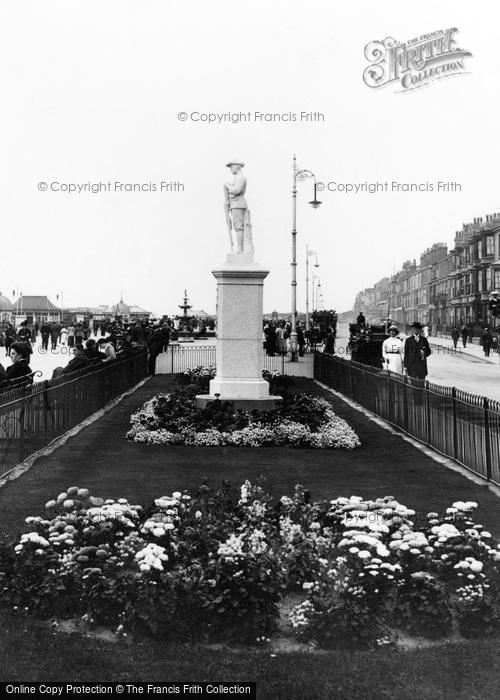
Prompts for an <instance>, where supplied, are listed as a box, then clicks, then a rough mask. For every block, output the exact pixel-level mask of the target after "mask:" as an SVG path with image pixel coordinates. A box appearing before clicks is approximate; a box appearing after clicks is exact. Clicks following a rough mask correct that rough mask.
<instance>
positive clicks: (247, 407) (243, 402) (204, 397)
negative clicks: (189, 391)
mask: <svg viewBox="0 0 500 700" xmlns="http://www.w3.org/2000/svg"><path fill="white" fill-rule="evenodd" d="M218 398H219V400H220V401H231V403H233V404H234V407H235V408H238V409H240V410H241V411H248V412H249V413H251V412H252V411H272V410H273V409H274V408H278V406H279V404H280V402H281V401H282V400H283V399H282V398H281V396H263V397H261V398H260V399H248V398H242V397H231V396H219V397H218ZM210 401H215V396H212V395H211V394H198V395H197V396H196V405H197V406H198V407H199V408H206V407H207V404H208V403H209V402H210Z"/></svg>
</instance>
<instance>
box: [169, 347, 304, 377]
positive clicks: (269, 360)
mask: <svg viewBox="0 0 500 700" xmlns="http://www.w3.org/2000/svg"><path fill="white" fill-rule="evenodd" d="M215 364H216V346H215V345H168V346H167V347H166V348H165V349H164V352H162V353H161V355H159V356H158V358H157V360H156V372H157V373H158V374H177V373H178V372H184V371H185V370H187V369H193V368H194V367H199V366H202V367H209V366H211V365H212V366H213V365H215ZM262 368H263V369H267V370H269V371H270V372H275V371H277V372H279V373H280V374H286V375H289V376H295V377H311V378H312V377H313V372H314V357H313V355H312V354H310V353H307V354H305V355H304V357H299V358H298V361H297V362H291V361H290V355H289V354H285V355H274V356H271V355H266V354H265V353H264V352H263V353H262Z"/></svg>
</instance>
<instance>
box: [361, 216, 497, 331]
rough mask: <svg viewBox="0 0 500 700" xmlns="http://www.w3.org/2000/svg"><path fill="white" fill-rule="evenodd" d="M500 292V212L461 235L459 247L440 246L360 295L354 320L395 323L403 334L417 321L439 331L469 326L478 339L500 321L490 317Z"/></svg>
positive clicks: (456, 242) (475, 222)
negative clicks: (492, 299)
mask: <svg viewBox="0 0 500 700" xmlns="http://www.w3.org/2000/svg"><path fill="white" fill-rule="evenodd" d="M495 290H500V212H497V213H494V214H488V215H487V216H486V217H485V219H484V220H483V218H481V217H478V218H475V219H474V220H473V222H472V223H468V224H464V225H463V227H462V229H461V230H460V231H457V232H456V234H455V239H454V246H453V248H452V249H451V250H448V247H447V245H446V243H435V244H434V245H433V246H431V247H430V248H428V249H427V250H426V251H424V252H423V253H422V254H421V256H420V263H419V264H418V265H417V263H416V261H415V260H414V261H413V262H411V261H407V262H406V263H404V265H403V266H402V268H401V270H399V271H398V272H396V274H394V275H393V276H392V277H391V278H390V279H389V278H384V279H382V280H380V281H379V282H377V283H376V284H375V285H374V286H373V287H369V288H367V289H364V290H362V291H361V292H358V294H357V295H356V300H355V303H354V314H355V315H356V314H358V313H359V312H360V311H362V312H363V313H364V315H365V316H366V319H367V321H369V322H378V323H380V321H381V320H382V319H384V318H387V317H390V318H391V319H392V320H393V321H394V322H395V323H396V324H398V325H400V326H401V327H402V328H405V327H406V328H407V327H408V326H409V325H410V324H411V323H413V321H420V322H421V323H428V324H429V326H431V327H432V328H433V329H435V330H437V331H446V330H450V328H452V327H453V326H455V325H456V326H462V325H463V324H466V325H467V326H468V327H469V328H470V329H471V330H472V331H473V333H474V335H479V334H480V332H481V329H482V328H484V327H485V326H487V325H489V326H491V327H494V326H495V324H496V321H495V319H494V318H492V317H491V314H490V312H489V311H488V301H489V298H490V294H491V293H492V292H493V291H495Z"/></svg>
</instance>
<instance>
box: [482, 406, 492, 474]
mask: <svg viewBox="0 0 500 700" xmlns="http://www.w3.org/2000/svg"><path fill="white" fill-rule="evenodd" d="M483 406H484V447H485V452H486V478H487V479H488V481H491V443H490V417H489V415H488V414H489V408H490V406H489V401H488V399H487V398H486V396H484V397H483Z"/></svg>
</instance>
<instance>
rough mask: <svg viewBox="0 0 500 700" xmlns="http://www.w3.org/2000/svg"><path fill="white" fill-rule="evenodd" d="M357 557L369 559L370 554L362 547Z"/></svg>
mask: <svg viewBox="0 0 500 700" xmlns="http://www.w3.org/2000/svg"><path fill="white" fill-rule="evenodd" d="M358 557H359V558H360V559H369V558H370V557H371V554H370V552H369V551H368V550H367V549H362V550H361V551H360V552H358Z"/></svg>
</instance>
